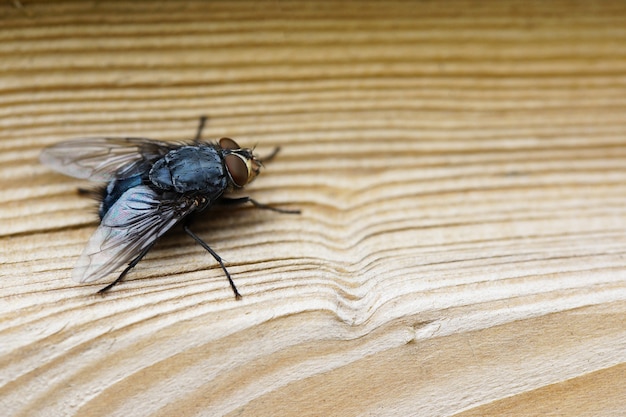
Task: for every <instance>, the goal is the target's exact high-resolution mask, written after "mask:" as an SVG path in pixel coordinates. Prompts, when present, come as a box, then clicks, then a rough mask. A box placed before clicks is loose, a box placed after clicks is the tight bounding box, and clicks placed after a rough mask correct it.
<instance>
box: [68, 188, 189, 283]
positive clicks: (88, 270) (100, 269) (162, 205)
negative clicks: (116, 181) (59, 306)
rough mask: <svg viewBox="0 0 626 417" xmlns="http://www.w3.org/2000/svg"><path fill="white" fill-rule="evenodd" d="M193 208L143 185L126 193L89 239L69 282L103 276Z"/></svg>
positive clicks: (84, 280) (133, 255)
mask: <svg viewBox="0 0 626 417" xmlns="http://www.w3.org/2000/svg"><path fill="white" fill-rule="evenodd" d="M195 208H196V205H194V204H193V202H190V201H188V200H186V199H179V200H170V201H168V200H166V201H163V199H162V198H161V199H159V196H158V195H157V194H156V193H155V192H154V191H153V190H152V189H151V188H150V187H148V186H146V185H139V186H137V187H133V188H131V189H129V190H127V191H126V192H125V193H124V194H122V196H121V197H120V198H119V199H118V200H117V201H116V202H115V204H113V206H111V208H110V209H109V211H107V213H106V215H105V216H104V218H103V219H102V222H101V223H100V226H99V227H98V229H97V230H96V231H95V233H94V234H93V235H92V236H91V238H90V239H89V242H88V243H87V246H86V247H85V249H84V250H83V253H82V255H81V256H80V258H79V259H78V262H77V263H76V267H75V268H74V272H73V273H72V279H73V280H74V281H77V282H91V281H96V280H99V279H101V278H103V277H105V276H106V275H107V274H109V273H111V272H113V271H115V270H116V269H117V268H118V267H120V266H121V265H123V264H126V263H128V262H130V261H131V260H132V259H134V258H135V257H137V256H138V255H139V254H140V253H141V251H142V250H143V249H145V248H147V247H148V246H150V245H151V244H152V243H154V241H155V240H156V239H158V238H159V237H160V236H161V235H163V233H165V232H166V231H167V230H168V229H170V228H171V227H172V226H174V225H175V224H176V223H177V222H178V221H180V220H181V219H182V218H183V217H185V216H186V215H188V214H189V213H191V212H192V211H193V210H194V209H195Z"/></svg>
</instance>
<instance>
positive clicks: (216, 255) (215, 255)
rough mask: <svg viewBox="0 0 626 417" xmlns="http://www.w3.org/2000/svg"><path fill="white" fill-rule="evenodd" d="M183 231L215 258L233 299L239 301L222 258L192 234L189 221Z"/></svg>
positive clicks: (239, 297)
mask: <svg viewBox="0 0 626 417" xmlns="http://www.w3.org/2000/svg"><path fill="white" fill-rule="evenodd" d="M183 230H184V231H185V233H187V234H188V235H189V236H191V237H192V238H193V240H195V241H196V242H197V243H199V244H200V246H202V247H203V248H204V249H206V251H207V252H209V253H210V254H211V255H212V256H213V257H214V258H215V260H216V261H217V262H218V263H219V264H220V266H221V267H222V270H223V271H224V273H225V274H226V278H228V283H229V284H230V287H231V288H232V289H233V292H234V293H235V298H236V299H237V300H240V299H241V294H239V291H237V287H236V286H235V283H234V282H233V279H232V278H231V277H230V273H229V272H228V270H227V269H226V266H225V265H224V261H222V258H221V257H220V256H219V255H218V254H217V253H216V252H215V251H214V250H213V249H211V248H210V247H209V245H207V244H206V242H205V241H204V240H202V239H200V237H199V236H198V235H196V234H195V233H194V232H192V231H191V230H190V229H189V221H187V222H185V224H184V225H183Z"/></svg>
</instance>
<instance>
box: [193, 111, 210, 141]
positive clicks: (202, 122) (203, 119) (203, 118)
mask: <svg viewBox="0 0 626 417" xmlns="http://www.w3.org/2000/svg"><path fill="white" fill-rule="evenodd" d="M207 119H208V117H206V116H200V124H199V125H198V131H197V132H196V137H195V139H194V142H199V141H200V139H201V138H202V130H203V129H204V125H205V124H206V121H207Z"/></svg>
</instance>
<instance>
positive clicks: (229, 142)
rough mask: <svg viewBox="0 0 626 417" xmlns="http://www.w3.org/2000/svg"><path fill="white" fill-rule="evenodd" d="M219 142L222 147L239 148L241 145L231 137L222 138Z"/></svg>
mask: <svg viewBox="0 0 626 417" xmlns="http://www.w3.org/2000/svg"><path fill="white" fill-rule="evenodd" d="M219 143H220V148H222V149H241V146H239V144H238V143H237V142H235V141H234V140H232V139H231V138H222V139H220V140H219Z"/></svg>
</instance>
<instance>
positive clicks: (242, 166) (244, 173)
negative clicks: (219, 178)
mask: <svg viewBox="0 0 626 417" xmlns="http://www.w3.org/2000/svg"><path fill="white" fill-rule="evenodd" d="M220 142H221V141H220ZM224 160H225V161H226V169H227V170H228V173H229V174H230V178H232V180H233V182H234V183H235V185H236V186H238V187H243V186H244V185H246V184H247V183H248V166H247V165H246V163H245V162H244V160H243V159H241V158H240V157H238V156H237V155H233V154H230V155H226V157H225V158H224Z"/></svg>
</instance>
